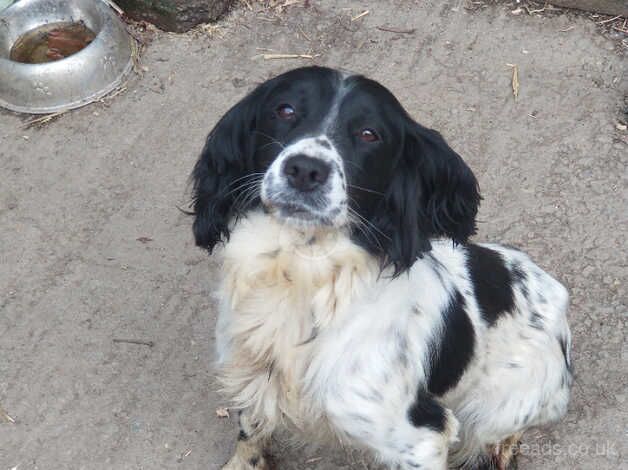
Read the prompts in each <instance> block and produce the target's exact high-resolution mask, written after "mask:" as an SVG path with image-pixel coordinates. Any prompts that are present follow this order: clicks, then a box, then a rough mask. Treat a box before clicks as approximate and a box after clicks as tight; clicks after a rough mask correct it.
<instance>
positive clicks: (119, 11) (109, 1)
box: [103, 0, 124, 16]
mask: <svg viewBox="0 0 628 470" xmlns="http://www.w3.org/2000/svg"><path fill="white" fill-rule="evenodd" d="M103 1H104V2H105V3H106V4H107V5H109V7H110V8H112V9H114V10H115V11H116V13H117V14H118V15H120V16H122V15H124V10H123V9H122V8H120V7H119V6H118V5H117V4H116V3H115V2H114V1H112V0H103Z"/></svg>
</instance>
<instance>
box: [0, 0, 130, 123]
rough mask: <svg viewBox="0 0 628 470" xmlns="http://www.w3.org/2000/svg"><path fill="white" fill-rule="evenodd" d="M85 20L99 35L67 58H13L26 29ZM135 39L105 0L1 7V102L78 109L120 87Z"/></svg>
mask: <svg viewBox="0 0 628 470" xmlns="http://www.w3.org/2000/svg"><path fill="white" fill-rule="evenodd" d="M78 21H82V22H83V23H85V26H87V27H88V28H89V29H91V30H92V31H93V32H94V33H95V34H96V37H95V39H94V40H93V41H92V42H91V43H90V44H88V45H87V46H86V47H85V48H83V49H81V50H80V51H78V52H77V53H75V54H72V55H70V56H68V57H66V58H64V59H60V60H56V61H54V62H46V63H42V64H26V63H21V62H16V61H13V60H11V59H10V53H11V48H12V47H13V45H14V44H15V42H16V41H17V40H18V38H19V37H20V36H21V35H23V34H24V33H26V32H28V31H31V30H32V29H34V28H38V27H40V26H43V25H46V24H49V23H60V22H78ZM131 40H132V39H131V38H130V37H129V35H128V33H127V32H126V30H125V27H124V25H123V24H122V22H121V21H120V20H119V19H118V17H117V16H116V14H115V13H114V11H113V10H111V8H110V7H109V6H108V5H107V4H106V3H105V2H104V1H102V0H65V1H62V2H60V1H58V0H20V1H18V2H16V3H14V4H13V5H11V6H10V7H8V8H6V9H5V10H3V11H2V12H0V106H2V107H4V108H8V109H10V110H12V111H17V112H21V113H32V114H47V113H54V112H59V111H65V110H68V109H72V108H77V107H79V106H83V105H85V104H87V103H90V102H92V101H94V100H97V99H99V98H101V97H103V96H104V95H106V94H107V93H109V92H110V91H111V90H113V89H114V88H116V87H117V86H118V85H119V84H120V82H121V81H122V79H123V78H124V75H125V74H126V73H128V72H129V70H131V68H132V66H133V61H132V57H131V55H132V52H131V51H132V49H131Z"/></svg>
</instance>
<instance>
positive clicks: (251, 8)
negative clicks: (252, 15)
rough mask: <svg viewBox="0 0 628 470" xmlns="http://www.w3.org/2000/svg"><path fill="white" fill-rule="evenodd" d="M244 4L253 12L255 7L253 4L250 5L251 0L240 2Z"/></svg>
mask: <svg viewBox="0 0 628 470" xmlns="http://www.w3.org/2000/svg"><path fill="white" fill-rule="evenodd" d="M240 1H241V2H242V3H244V4H245V5H246V7H247V8H248V9H249V10H250V11H253V7H252V6H251V4H250V3H249V0H240Z"/></svg>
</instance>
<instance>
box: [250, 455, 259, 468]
mask: <svg viewBox="0 0 628 470" xmlns="http://www.w3.org/2000/svg"><path fill="white" fill-rule="evenodd" d="M258 462H259V457H252V458H251V459H250V460H249V464H251V467H257V463H258Z"/></svg>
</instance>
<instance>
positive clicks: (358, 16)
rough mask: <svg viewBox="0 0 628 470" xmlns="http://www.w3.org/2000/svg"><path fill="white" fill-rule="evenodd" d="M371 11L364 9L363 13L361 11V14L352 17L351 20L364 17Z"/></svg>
mask: <svg viewBox="0 0 628 470" xmlns="http://www.w3.org/2000/svg"><path fill="white" fill-rule="evenodd" d="M370 12H371V11H370V10H364V11H363V12H362V13H360V14H359V15H356V16H354V17H353V18H351V21H357V20H359V19H360V18H364V17H365V16H366V15H368V14H369V13H370Z"/></svg>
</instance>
